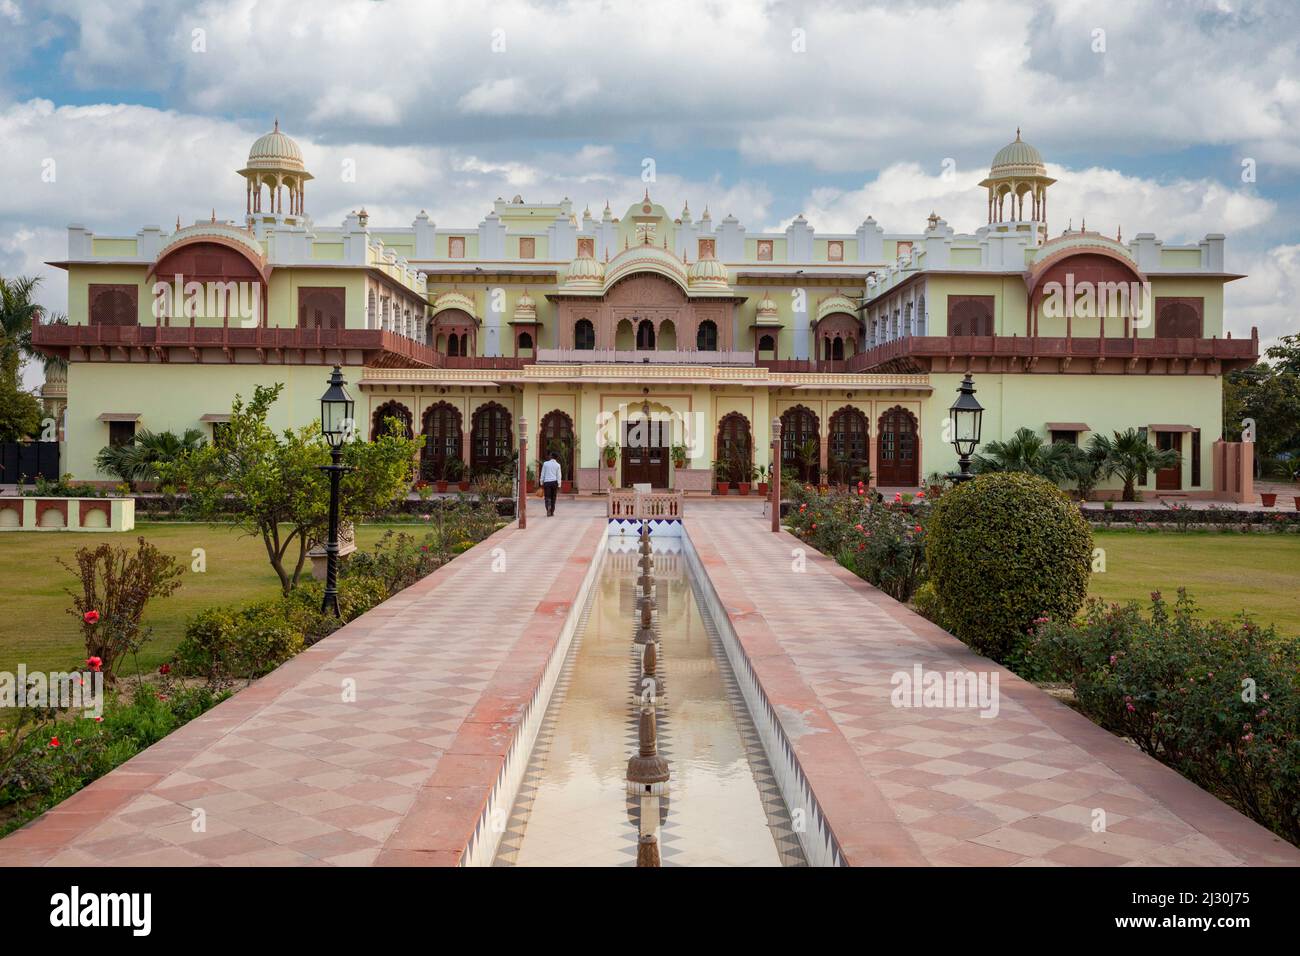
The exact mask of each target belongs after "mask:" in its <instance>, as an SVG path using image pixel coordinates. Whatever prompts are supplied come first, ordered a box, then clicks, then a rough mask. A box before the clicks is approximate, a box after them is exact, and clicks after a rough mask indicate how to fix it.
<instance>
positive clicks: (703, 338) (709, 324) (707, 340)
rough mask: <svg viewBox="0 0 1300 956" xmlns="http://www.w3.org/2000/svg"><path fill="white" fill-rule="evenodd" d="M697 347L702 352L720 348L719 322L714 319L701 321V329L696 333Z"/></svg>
mask: <svg viewBox="0 0 1300 956" xmlns="http://www.w3.org/2000/svg"><path fill="white" fill-rule="evenodd" d="M695 347H696V348H697V349H698V350H699V351H701V352H716V351H717V350H718V324H717V323H716V322H714V321H713V320H712V319H705V320H704V321H703V322H701V323H700V328H699V331H697V332H696V333H695Z"/></svg>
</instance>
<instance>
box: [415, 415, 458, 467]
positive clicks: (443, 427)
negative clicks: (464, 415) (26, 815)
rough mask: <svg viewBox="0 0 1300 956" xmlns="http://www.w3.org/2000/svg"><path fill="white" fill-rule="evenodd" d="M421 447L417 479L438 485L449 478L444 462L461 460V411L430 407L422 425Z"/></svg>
mask: <svg viewBox="0 0 1300 956" xmlns="http://www.w3.org/2000/svg"><path fill="white" fill-rule="evenodd" d="M421 425H422V429H421V430H422V431H423V433H424V447H423V448H421V449H420V478H422V479H423V480H424V481H439V480H444V479H446V478H447V477H448V475H447V462H448V461H449V460H451V459H455V460H456V461H460V460H461V441H462V434H461V419H460V410H459V409H457V408H456V406H454V405H451V404H449V403H447V402H438V403H437V404H435V405H430V406H429V407H428V408H427V409H425V412H424V419H423V421H422V422H421Z"/></svg>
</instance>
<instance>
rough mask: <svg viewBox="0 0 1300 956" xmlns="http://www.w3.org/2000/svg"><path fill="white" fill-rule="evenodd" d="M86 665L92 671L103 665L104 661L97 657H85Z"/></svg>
mask: <svg viewBox="0 0 1300 956" xmlns="http://www.w3.org/2000/svg"><path fill="white" fill-rule="evenodd" d="M86 666H87V667H89V668H90V669H91V670H92V671H98V670H99V669H100V668H101V667H103V666H104V662H103V661H102V660H101V659H100V658H98V657H87V658H86Z"/></svg>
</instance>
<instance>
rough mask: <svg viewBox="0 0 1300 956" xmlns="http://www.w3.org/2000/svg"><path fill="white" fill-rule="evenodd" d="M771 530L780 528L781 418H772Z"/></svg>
mask: <svg viewBox="0 0 1300 956" xmlns="http://www.w3.org/2000/svg"><path fill="white" fill-rule="evenodd" d="M771 454H772V461H773V462H774V463H775V464H774V465H773V467H772V484H771V487H770V488H769V489H768V490H769V491H770V492H771V495H772V530H773V531H780V530H781V419H780V418H773V419H772V452H771Z"/></svg>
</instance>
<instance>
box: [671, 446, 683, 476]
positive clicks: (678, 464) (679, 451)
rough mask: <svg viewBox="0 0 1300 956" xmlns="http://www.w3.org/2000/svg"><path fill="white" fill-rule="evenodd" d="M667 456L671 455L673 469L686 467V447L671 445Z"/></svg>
mask: <svg viewBox="0 0 1300 956" xmlns="http://www.w3.org/2000/svg"><path fill="white" fill-rule="evenodd" d="M669 454H671V456H672V459H673V467H674V468H677V469H679V470H680V469H682V468H685V467H686V446H685V445H673V447H672V448H671V449H669Z"/></svg>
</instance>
